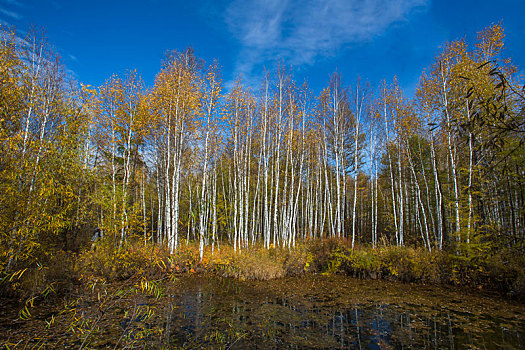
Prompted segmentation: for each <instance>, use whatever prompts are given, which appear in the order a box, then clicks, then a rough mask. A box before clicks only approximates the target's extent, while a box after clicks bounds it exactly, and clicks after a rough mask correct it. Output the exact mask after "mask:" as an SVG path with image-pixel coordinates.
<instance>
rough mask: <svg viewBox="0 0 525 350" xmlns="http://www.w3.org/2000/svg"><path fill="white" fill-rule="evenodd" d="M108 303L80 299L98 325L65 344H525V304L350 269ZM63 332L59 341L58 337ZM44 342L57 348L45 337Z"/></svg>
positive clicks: (194, 281) (183, 288)
mask: <svg viewBox="0 0 525 350" xmlns="http://www.w3.org/2000/svg"><path fill="white" fill-rule="evenodd" d="M106 306H107V311H106V312H104V314H103V316H102V317H100V315H101V314H100V312H99V311H97V310H100V307H99V306H96V303H90V302H88V301H87V300H86V301H85V305H84V306H82V305H79V307H80V308H84V309H85V310H84V311H82V312H81V313H78V314H79V315H83V316H82V317H85V318H87V319H88V320H89V319H91V320H92V321H93V320H95V319H96V320H97V327H96V329H95V330H93V331H92V332H91V334H90V335H89V337H88V339H87V341H84V340H85V339H86V338H85V337H82V336H81V337H79V338H78V339H77V340H76V341H75V342H70V343H67V341H66V342H65V343H64V345H66V346H71V347H73V348H78V347H80V345H81V344H82V343H84V345H83V346H84V347H86V348H107V347H116V348H124V347H128V348H169V349H173V348H183V349H195V348H199V349H200V348H205V349H208V348H216V349H348V348H352V349H411V348H428V349H443V348H445V349H501V348H503V349H520V348H525V307H524V306H523V305H520V304H516V303H510V302H506V301H504V300H501V299H499V298H497V297H496V296H491V295H487V294H482V293H479V292H477V291H476V292H473V291H468V290H456V289H450V288H441V287H435V286H411V285H406V284H400V283H388V282H383V281H362V280H357V279H353V278H349V277H344V276H321V275H317V276H316V275H314V276H306V277H300V278H285V279H278V280H272V281H264V282H253V281H238V280H232V279H222V278H217V277H199V276H189V277H182V278H179V279H177V280H176V281H174V282H170V283H169V284H167V285H165V286H164V296H162V297H161V298H160V299H155V298H145V297H137V296H133V297H132V296H129V297H125V298H121V300H120V301H119V302H118V303H114V304H113V305H112V304H106ZM97 308H98V309H97ZM99 317H100V318H99ZM86 324H89V322H87V323H86ZM94 324H95V322H91V325H94ZM86 334H87V333H86ZM56 339H57V342H60V341H59V340H60V337H59V338H56ZM70 339H72V338H70ZM61 341H64V340H63V339H62V340H61ZM45 344H46V346H47V345H50V343H49V342H48V341H46V343H45ZM57 344H58V343H57Z"/></svg>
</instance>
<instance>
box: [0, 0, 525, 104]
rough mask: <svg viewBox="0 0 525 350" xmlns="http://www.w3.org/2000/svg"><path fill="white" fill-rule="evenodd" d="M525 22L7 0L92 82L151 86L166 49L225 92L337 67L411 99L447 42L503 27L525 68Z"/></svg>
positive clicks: (344, 4) (362, 0)
mask: <svg viewBox="0 0 525 350" xmlns="http://www.w3.org/2000/svg"><path fill="white" fill-rule="evenodd" d="M524 15H525V1H524V0H498V1H490V0H479V1H475V0H466V1H460V0H456V1H449V0H442V1H438V0H388V1H387V0H325V1H321V0H303V1H292V0H255V1H240V0H228V1H226V0H221V1H212V0H204V1H199V0H194V1H168V0H142V1H133V0H128V1H110V0H105V1H98V0H92V1H75V0H69V1H66V0H0V23H2V24H3V25H13V26H16V28H17V29H18V30H19V31H20V32H24V31H27V30H28V28H29V27H30V26H31V25H36V26H37V27H43V28H44V29H45V31H46V36H47V38H48V40H49V42H50V43H51V44H52V45H53V46H54V47H55V50H56V51H57V52H59V54H60V55H61V56H62V58H63V61H64V63H65V64H66V66H67V67H68V69H70V70H71V71H72V72H73V73H74V74H75V76H76V78H77V79H78V80H79V81H81V82H83V83H85V84H90V85H94V86H98V85H100V84H102V83H104V81H105V80H106V79H107V78H109V77H110V76H111V75H112V74H123V73H125V72H126V70H128V69H137V70H138V72H139V73H140V74H141V75H142V77H143V79H144V81H145V83H146V85H147V86H151V85H152V84H153V80H154V77H155V74H156V73H157V72H158V71H159V70H160V66H161V61H162V59H163V57H164V53H165V52H166V51H167V50H171V49H178V50H183V49H185V48H186V47H188V46H192V47H193V48H194V50H195V53H196V55H197V56H198V57H200V58H203V59H205V60H206V61H207V62H211V61H212V60H213V59H217V60H218V61H219V64H220V66H221V71H222V76H223V80H224V82H225V84H226V85H229V84H231V82H232V81H234V80H235V78H236V76H237V75H239V74H241V75H242V77H243V80H244V81H245V82H246V83H247V84H248V85H252V86H256V85H257V84H258V83H259V82H260V80H261V76H262V74H263V69H264V67H266V68H272V67H275V64H276V61H277V60H281V61H283V62H284V63H285V64H286V65H291V66H293V71H294V75H295V77H296V80H297V81H298V82H299V83H302V81H303V80H304V79H307V80H308V82H309V84H310V86H311V87H312V89H313V90H314V92H316V93H317V92H319V90H320V89H321V88H322V87H324V86H325V85H326V84H327V82H328V80H329V76H330V74H331V73H332V72H334V71H336V70H337V71H338V72H339V73H341V74H342V76H343V80H344V82H346V83H352V82H354V81H355V79H356V77H357V76H358V75H360V76H361V77H362V78H363V79H364V80H367V81H369V82H371V83H372V85H377V84H379V82H380V81H381V80H382V79H386V80H387V81H391V80H392V78H393V77H394V76H395V75H397V76H398V78H399V81H400V84H401V86H402V87H403V88H404V89H405V90H406V92H407V93H408V94H409V95H412V93H413V91H414V89H415V86H416V84H417V81H418V78H419V76H420V74H421V72H422V70H423V69H424V68H426V67H428V66H429V65H430V64H431V63H432V60H433V58H434V57H435V55H436V54H437V53H438V52H439V51H440V47H441V46H442V45H443V44H444V43H445V42H446V41H450V40H454V39H457V38H466V39H467V40H470V41H473V40H474V39H475V36H476V32H478V31H480V30H481V29H483V28H484V27H486V26H489V25H490V24H492V23H498V22H502V23H503V26H504V28H505V32H506V35H507V37H506V47H507V49H506V55H509V56H511V57H512V58H513V61H514V63H515V64H517V65H518V66H520V68H521V69H523V67H524V61H525V25H524V24H523V17H524Z"/></svg>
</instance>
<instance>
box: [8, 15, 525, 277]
mask: <svg viewBox="0 0 525 350" xmlns="http://www.w3.org/2000/svg"><path fill="white" fill-rule="evenodd" d="M502 49H503V32H502V29H501V27H500V26H499V25H495V26H492V27H490V28H487V29H486V30H484V31H483V32H481V33H480V34H479V37H478V40H477V42H476V43H475V45H473V46H472V47H468V46H467V44H466V43H465V42H464V41H457V42H452V43H448V44H446V45H445V46H444V48H443V50H442V52H441V53H440V54H439V55H438V56H437V57H436V59H435V62H433V63H432V65H431V66H430V67H429V69H428V70H426V71H425V72H424V73H423V74H422V76H421V79H420V84H419V86H418V89H417V92H416V94H415V97H414V99H407V98H406V97H405V96H403V92H402V91H401V89H400V87H399V86H398V84H397V82H396V81H395V80H394V81H393V82H392V83H390V84H388V83H386V82H383V83H382V84H381V85H380V86H379V88H377V89H376V90H375V91H374V90H373V89H372V88H371V87H370V86H368V85H367V84H363V83H362V82H360V81H359V80H358V81H357V82H356V83H355V84H353V85H352V86H345V85H344V84H343V82H342V79H341V77H340V76H339V75H338V74H334V75H333V76H332V78H331V79H330V82H329V84H328V86H327V87H326V88H325V89H324V90H322V91H321V93H320V94H319V95H318V96H317V97H315V96H314V94H313V93H312V92H311V91H310V90H309V88H308V87H307V86H306V84H303V85H302V86H300V87H299V86H297V85H296V83H295V82H294V81H293V77H292V75H291V74H290V73H289V72H287V71H286V70H285V69H284V68H283V67H281V66H280V67H278V68H277V69H276V71H275V73H268V74H266V76H265V79H264V81H263V82H262V84H261V86H260V88H259V89H256V90H252V89H249V88H247V87H246V86H243V84H242V82H241V81H240V80H239V81H237V82H236V83H235V84H234V86H233V87H232V88H231V89H230V90H229V91H227V92H223V91H222V83H221V81H220V77H219V73H218V69H217V65H216V64H213V65H206V64H205V63H204V62H202V61H201V60H199V59H197V58H196V57H195V55H194V53H193V52H192V51H191V50H187V51H184V52H172V53H169V54H168V55H167V57H166V60H165V62H164V64H163V68H162V70H161V71H160V73H159V74H158V75H157V77H156V79H155V83H154V86H153V87H151V88H150V89H146V88H145V87H144V86H143V83H142V82H141V80H140V78H139V77H138V75H137V73H136V72H130V73H128V74H127V75H126V76H125V77H116V76H115V77H112V78H110V79H109V80H108V81H107V82H106V84H104V85H103V86H101V87H99V88H92V87H89V86H82V87H80V88H77V87H76V86H75V84H74V83H73V82H72V81H71V79H69V78H68V77H67V74H66V71H65V69H64V67H62V66H61V64H60V62H59V60H58V58H57V55H56V54H54V53H53V52H52V51H51V49H50V47H49V46H48V45H47V44H46V43H45V42H44V41H43V40H41V39H39V37H38V35H34V34H32V35H30V36H29V37H28V38H26V39H25V40H21V39H19V38H18V37H17V36H16V35H15V34H14V33H11V32H9V31H7V30H3V31H2V34H1V43H0V61H1V67H0V154H1V157H0V190H1V195H0V235H1V236H0V243H1V246H2V252H1V255H0V267H1V268H2V269H3V270H9V269H11V268H12V267H13V264H16V263H17V262H21V261H25V262H29V263H35V264H36V263H38V259H40V258H41V256H42V254H44V253H43V251H44V250H45V249H47V248H48V247H50V246H57V245H60V244H66V245H67V241H68V240H69V241H71V240H73V239H76V235H78V233H79V232H82V230H83V229H88V228H94V227H100V228H102V229H103V230H104V233H105V237H110V239H113V240H114V242H115V243H116V247H117V246H121V245H122V244H123V243H125V242H126V240H127V239H129V238H130V237H132V236H138V237H141V239H143V240H144V242H145V243H146V242H148V241H151V242H154V243H156V244H162V245H166V246H167V247H168V248H169V250H170V251H171V252H172V253H173V252H175V251H176V250H177V248H178V247H179V246H180V245H181V244H186V243H187V242H189V241H193V240H194V241H198V242H199V246H200V254H201V257H202V255H203V251H204V249H205V248H206V247H210V249H212V250H213V249H216V248H217V247H218V246H219V245H220V244H225V243H226V244H231V245H232V246H233V247H234V248H235V249H236V250H238V249H243V248H245V247H248V246H250V245H254V244H261V245H264V246H265V247H268V248H269V247H271V246H284V247H293V246H294V245H295V244H297V243H298V242H304V241H307V240H310V239H315V238H325V237H333V238H338V239H348V240H351V244H352V247H353V246H354V245H356V244H371V245H373V246H374V247H375V246H377V245H378V244H380V243H383V244H395V245H399V246H401V245H414V246H421V247H424V248H425V249H427V250H429V251H432V250H441V249H445V248H446V247H449V248H450V249H451V251H455V252H460V251H469V250H471V249H493V248H494V247H501V246H512V247H516V248H519V249H523V239H524V234H525V232H524V229H525V211H524V194H525V186H524V183H523V182H524V179H525V174H524V171H525V153H524V149H525V148H524V147H523V142H524V132H525V127H524V123H525V115H524V102H525V97H524V94H523V90H521V89H520V86H519V81H517V76H516V72H517V68H515V67H514V66H512V64H511V63H510V60H509V59H507V58H505V57H503V55H502Z"/></svg>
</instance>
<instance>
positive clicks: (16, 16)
mask: <svg viewBox="0 0 525 350" xmlns="http://www.w3.org/2000/svg"><path fill="white" fill-rule="evenodd" d="M0 13H3V14H4V15H6V16H8V17H11V18H14V19H21V18H22V16H21V15H20V14H18V13H16V12H14V11H9V10H6V9H3V8H0Z"/></svg>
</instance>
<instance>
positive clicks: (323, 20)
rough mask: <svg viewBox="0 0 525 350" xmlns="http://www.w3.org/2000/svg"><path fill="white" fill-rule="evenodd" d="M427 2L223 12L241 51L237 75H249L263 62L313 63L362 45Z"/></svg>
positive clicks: (364, 1) (309, 2)
mask: <svg viewBox="0 0 525 350" xmlns="http://www.w3.org/2000/svg"><path fill="white" fill-rule="evenodd" d="M429 1H430V0H304V1H300V0H299V1H293V0H255V1H243V0H234V1H233V2H232V3H231V4H230V6H229V7H228V9H227V11H226V14H225V21H226V23H227V25H228V27H229V29H230V31H231V32H232V34H233V35H234V36H235V37H236V39H237V40H239V43H240V44H241V50H240V52H239V57H238V59H237V63H236V73H237V74H242V75H243V76H247V77H249V76H250V75H252V74H253V73H256V72H254V70H256V69H260V66H261V65H262V64H264V63H265V62H271V61H275V59H277V58H281V59H283V60H284V61H285V62H286V63H287V64H292V65H295V66H300V65H304V64H313V63H314V62H315V60H316V59H317V58H319V57H329V56H333V55H335V54H337V52H338V51H339V50H341V49H342V48H344V47H347V46H351V45H355V44H359V43H363V42H367V41H369V40H371V39H373V38H374V37H375V36H377V35H380V34H381V33H384V32H385V31H386V30H387V29H388V28H389V27H390V26H391V25H392V24H394V23H397V22H400V21H406V20H407V19H408V16H409V14H410V13H412V12H413V11H414V10H416V9H425V8H426V7H427V5H428V2H429Z"/></svg>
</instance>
